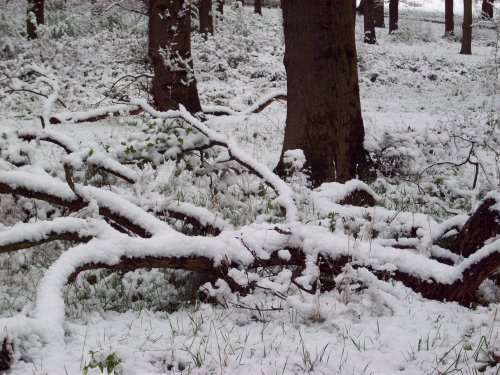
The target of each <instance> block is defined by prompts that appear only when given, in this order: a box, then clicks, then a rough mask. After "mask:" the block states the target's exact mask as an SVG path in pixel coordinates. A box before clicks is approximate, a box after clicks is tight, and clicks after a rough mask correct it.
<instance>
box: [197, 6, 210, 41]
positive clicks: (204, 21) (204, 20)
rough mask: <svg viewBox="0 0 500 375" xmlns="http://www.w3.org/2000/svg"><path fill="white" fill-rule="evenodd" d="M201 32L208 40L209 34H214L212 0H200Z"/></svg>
mask: <svg viewBox="0 0 500 375" xmlns="http://www.w3.org/2000/svg"><path fill="white" fill-rule="evenodd" d="M198 12H199V13H198V14H199V18H200V33H201V35H202V36H203V38H204V39H205V40H206V39H207V38H208V34H210V35H214V19H213V17H212V0H200V2H199V5H198Z"/></svg>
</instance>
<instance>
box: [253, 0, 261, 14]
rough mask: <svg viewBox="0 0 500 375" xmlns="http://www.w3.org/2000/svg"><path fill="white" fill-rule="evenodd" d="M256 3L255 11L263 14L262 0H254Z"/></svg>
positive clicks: (254, 3)
mask: <svg viewBox="0 0 500 375" xmlns="http://www.w3.org/2000/svg"><path fill="white" fill-rule="evenodd" d="M253 5H254V9H253V11H254V13H256V14H260V15H261V16H262V1H261V0H254V2H253Z"/></svg>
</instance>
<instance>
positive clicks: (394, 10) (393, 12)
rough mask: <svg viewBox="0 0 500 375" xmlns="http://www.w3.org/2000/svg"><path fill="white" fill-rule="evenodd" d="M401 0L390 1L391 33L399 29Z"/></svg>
mask: <svg viewBox="0 0 500 375" xmlns="http://www.w3.org/2000/svg"><path fill="white" fill-rule="evenodd" d="M398 19H399V0H390V2H389V34H391V33H392V32H393V31H396V30H397V29H398Z"/></svg>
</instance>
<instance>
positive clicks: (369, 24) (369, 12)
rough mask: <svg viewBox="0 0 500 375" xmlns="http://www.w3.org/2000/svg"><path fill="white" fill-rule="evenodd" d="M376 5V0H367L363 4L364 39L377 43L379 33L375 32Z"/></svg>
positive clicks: (370, 42)
mask: <svg viewBox="0 0 500 375" xmlns="http://www.w3.org/2000/svg"><path fill="white" fill-rule="evenodd" d="M374 6H375V0H365V1H364V6H363V14H364V20H363V25H364V31H365V35H364V39H363V41H364V42H365V43H367V44H376V43H377V35H376V33H375V18H374V16H375V15H374Z"/></svg>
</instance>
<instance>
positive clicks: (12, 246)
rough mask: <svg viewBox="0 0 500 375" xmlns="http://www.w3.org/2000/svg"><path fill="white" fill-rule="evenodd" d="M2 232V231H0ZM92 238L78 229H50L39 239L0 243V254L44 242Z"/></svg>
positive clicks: (79, 240) (81, 240)
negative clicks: (83, 234)
mask: <svg viewBox="0 0 500 375" xmlns="http://www.w3.org/2000/svg"><path fill="white" fill-rule="evenodd" d="M0 234H2V232H0ZM91 239H92V237H91V236H82V235H81V234H80V233H79V231H72V230H68V231H62V232H61V231H52V232H48V233H45V234H44V238H42V239H39V240H28V239H22V240H20V241H17V242H12V243H7V244H1V243H0V254H1V253H11V252H14V251H18V250H22V249H28V248H30V247H34V246H38V245H43V244H45V243H49V242H53V241H71V242H88V241H90V240H91Z"/></svg>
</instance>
